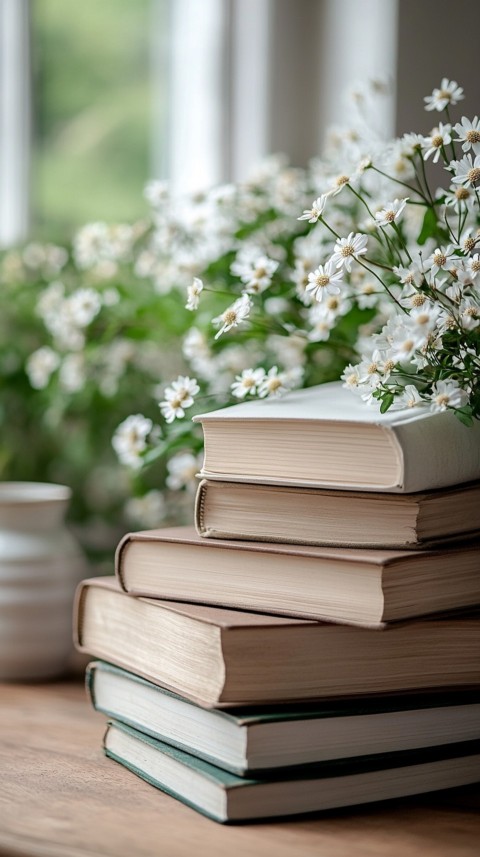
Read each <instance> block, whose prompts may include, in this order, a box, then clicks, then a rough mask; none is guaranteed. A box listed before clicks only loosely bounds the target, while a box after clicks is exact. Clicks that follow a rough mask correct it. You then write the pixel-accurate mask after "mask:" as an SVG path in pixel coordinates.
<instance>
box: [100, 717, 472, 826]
mask: <svg viewBox="0 0 480 857" xmlns="http://www.w3.org/2000/svg"><path fill="white" fill-rule="evenodd" d="M110 729H114V730H115V729H116V730H119V731H120V732H124V733H125V734H126V735H129V736H130V737H131V738H133V739H134V741H135V742H138V743H139V744H140V745H141V744H143V745H147V746H148V747H150V748H152V749H153V750H154V751H155V752H158V753H160V754H162V755H163V756H167V757H168V758H170V759H173V760H175V761H176V762H178V763H180V764H181V765H182V766H184V767H186V768H188V769H190V770H191V771H192V772H195V773H196V774H199V775H200V777H201V778H202V779H204V780H205V781H206V782H208V781H209V782H211V783H213V784H215V785H216V786H218V787H219V789H220V790H222V791H227V792H228V791H231V790H235V789H243V788H246V787H254V788H255V787H258V788H259V798H260V795H261V788H262V786H265V785H267V784H269V783H284V784H285V783H287V784H288V783H294V782H305V781H306V782H312V783H313V781H318V780H335V779H337V778H342V777H345V778H347V779H349V780H350V779H351V778H352V777H354V776H355V775H359V776H360V775H362V774H368V773H373V772H381V771H385V770H392V769H407V768H416V767H417V766H421V765H425V764H428V763H435V762H442V761H446V760H450V759H461V758H464V757H477V756H478V757H479V760H480V756H479V754H480V740H479V741H468V742H462V743H459V744H448V745H442V746H439V747H428V748H424V749H422V750H416V751H414V752H395V753H382V754H376V755H374V756H364V757H362V758H359V757H356V758H355V759H339V760H335V761H330V762H324V763H321V764H316V765H307V766H302V767H298V768H296V769H288V776H286V771H285V769H279V770H277V771H276V772H271V775H270V776H269V778H268V780H266V779H264V778H262V779H256V778H252V777H239V776H236V775H235V774H232V773H230V772H228V771H225V770H222V769H221V768H218V767H216V766H214V765H212V764H210V763H209V762H206V761H204V760H203V759H199V758H198V757H196V756H193V755H191V754H190V753H186V752H185V751H183V750H179V749H178V748H176V747H172V746H171V745H169V744H165V743H164V742H163V741H158V740H157V739H155V738H152V737H151V736H149V735H145V734H143V733H142V732H139V731H138V730H136V729H133V728H132V727H131V726H128V725H127V724H125V723H120V722H118V721H112V722H111V723H110V724H109V728H108V730H107V733H106V736H105V741H107V738H108V734H109V730H110ZM104 751H105V754H106V756H108V757H109V758H111V759H113V760H114V761H117V762H119V763H120V764H122V765H123V766H124V767H126V768H128V769H129V770H131V771H132V772H133V773H135V774H136V775H137V776H139V777H141V779H143V780H145V781H146V782H148V783H150V785H153V786H155V787H156V788H158V789H160V790H161V791H164V792H166V793H167V794H170V795H172V796H173V797H176V798H178V799H179V800H181V801H183V802H184V803H186V804H188V805H189V806H192V807H193V808H194V809H196V810H198V811H200V812H201V813H203V814H204V815H209V816H210V817H212V818H214V819H215V820H217V821H225V820H228V819H224V818H220V817H217V816H215V815H213V814H212V813H209V812H206V811H205V808H204V807H203V806H202V805H201V803H198V804H197V803H195V801H194V800H192V799H187V798H186V796H185V795H184V794H181V793H179V792H177V791H176V790H175V789H173V788H171V787H170V786H169V785H168V783H167V782H164V781H163V780H161V779H159V778H157V777H155V776H152V775H151V774H150V773H148V771H146V770H145V768H144V767H143V766H140V765H138V764H136V763H133V762H132V761H131V760H129V759H125V758H124V757H122V756H121V755H119V754H117V753H115V752H113V751H112V750H111V749H109V747H108V746H107V745H106V743H104ZM137 757H138V754H137ZM147 765H148V763H147ZM406 776H407V779H408V775H406ZM477 778H478V779H480V764H477ZM166 779H168V777H166ZM473 781H474V780H472V779H471V778H470V779H469V778H468V777H467V779H466V782H473ZM453 784H454V785H455V784H456V783H455V782H454V783H453ZM438 787H439V786H438V785H435V783H433V784H432V789H433V790H434V789H435V788H438ZM422 790H423V791H425V789H422ZM411 793H412V792H411V791H410V790H409V789H408V788H407V789H406V790H405V794H406V795H408V794H411ZM413 793H414V792H413ZM384 797H385V798H388V794H387V795H382V796H381V797H379V798H377V800H378V799H383V798H384ZM358 802H361V796H360V795H359V801H358ZM339 805H340V804H339ZM319 809H321V807H319ZM296 811H298V810H296ZM260 812H261V811H260ZM260 812H259V815H260Z"/></svg>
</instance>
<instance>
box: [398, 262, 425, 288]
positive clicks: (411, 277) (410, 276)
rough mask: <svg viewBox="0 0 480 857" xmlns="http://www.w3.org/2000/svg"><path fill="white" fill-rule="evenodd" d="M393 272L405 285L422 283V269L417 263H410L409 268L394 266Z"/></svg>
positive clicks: (419, 284)
mask: <svg viewBox="0 0 480 857" xmlns="http://www.w3.org/2000/svg"><path fill="white" fill-rule="evenodd" d="M393 273H394V274H396V276H397V277H398V279H399V282H400V283H402V284H403V285H405V286H421V285H422V283H423V276H424V275H423V271H421V270H420V268H418V267H417V265H411V266H410V268H402V267H394V269H393Z"/></svg>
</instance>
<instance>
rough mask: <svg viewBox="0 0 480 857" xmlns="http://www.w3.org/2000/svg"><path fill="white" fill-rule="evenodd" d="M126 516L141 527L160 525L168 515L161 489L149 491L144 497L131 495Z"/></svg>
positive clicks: (126, 504)
mask: <svg viewBox="0 0 480 857" xmlns="http://www.w3.org/2000/svg"><path fill="white" fill-rule="evenodd" d="M124 511H125V516H126V517H127V518H128V519H129V520H130V521H132V523H133V524H136V525H138V526H140V527H147V529H149V530H150V529H153V528H154V527H158V526H159V525H160V524H161V523H162V521H163V520H164V518H165V516H166V512H167V510H166V505H165V500H164V498H163V495H162V493H161V491H156V490H155V489H152V491H148V492H147V493H146V494H144V495H143V497H131V498H130V500H127V502H126V503H125V510H124Z"/></svg>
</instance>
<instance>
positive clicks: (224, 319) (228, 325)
mask: <svg viewBox="0 0 480 857" xmlns="http://www.w3.org/2000/svg"><path fill="white" fill-rule="evenodd" d="M252 306H253V304H252V301H251V300H250V298H249V297H248V295H246V294H244V295H242V297H241V298H238V299H237V300H236V301H235V303H233V304H232V305H231V306H229V307H227V309H226V310H225V312H222V314H221V315H219V316H217V318H214V319H213V321H212V324H219V325H220V329H219V330H218V331H217V333H216V334H215V339H218V337H219V336H221V335H222V333H226V331H227V330H231V329H232V327H237V325H239V324H241V323H242V321H245V319H246V318H248V316H249V315H250V310H251V309H252Z"/></svg>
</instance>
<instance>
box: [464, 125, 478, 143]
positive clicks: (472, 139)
mask: <svg viewBox="0 0 480 857" xmlns="http://www.w3.org/2000/svg"><path fill="white" fill-rule="evenodd" d="M465 137H466V138H467V140H468V142H469V143H480V131H476V130H475V129H474V128H470V130H469V131H467V133H466V134H465Z"/></svg>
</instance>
